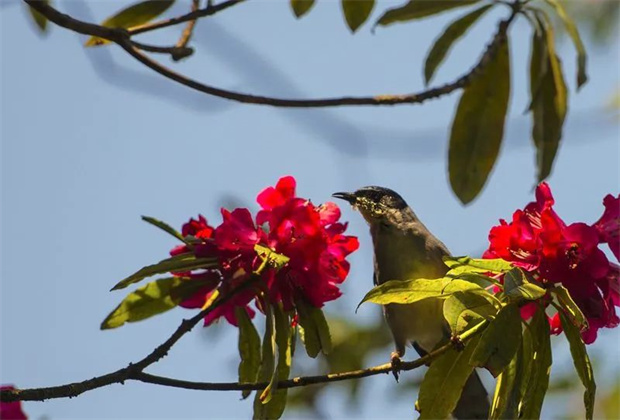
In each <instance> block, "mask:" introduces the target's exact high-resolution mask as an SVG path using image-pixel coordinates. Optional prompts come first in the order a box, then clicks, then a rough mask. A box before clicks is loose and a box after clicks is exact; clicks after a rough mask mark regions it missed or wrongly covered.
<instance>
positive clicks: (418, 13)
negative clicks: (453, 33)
mask: <svg viewBox="0 0 620 420" xmlns="http://www.w3.org/2000/svg"><path fill="white" fill-rule="evenodd" d="M478 1H480V0H459V1H454V0H409V2H408V3H407V4H405V5H404V6H400V7H395V8H393V9H389V10H388V11H386V12H385V13H384V14H383V15H382V16H381V17H380V18H379V20H378V21H377V25H382V26H386V25H390V24H392V23H395V22H406V21H409V20H414V19H420V18H423V17H426V16H432V15H436V14H438V13H442V12H445V11H447V10H450V9H454V8H456V7H463V6H469V5H471V4H474V3H476V2H478Z"/></svg>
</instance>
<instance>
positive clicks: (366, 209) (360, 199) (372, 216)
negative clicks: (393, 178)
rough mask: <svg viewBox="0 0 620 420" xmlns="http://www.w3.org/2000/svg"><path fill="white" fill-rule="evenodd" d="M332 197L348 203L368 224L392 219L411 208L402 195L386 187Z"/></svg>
mask: <svg viewBox="0 0 620 420" xmlns="http://www.w3.org/2000/svg"><path fill="white" fill-rule="evenodd" d="M332 197H335V198H340V199H342V200H345V201H348V202H349V203H350V204H351V206H353V208H354V209H356V210H358V211H359V212H360V213H361V214H362V216H364V219H366V221H367V222H368V223H374V222H378V221H382V220H385V219H391V218H392V217H391V216H393V215H394V214H397V213H402V212H403V211H405V210H406V209H407V208H408V207H409V206H408V205H407V203H406V202H405V200H403V198H402V197H401V196H400V194H398V193H397V192H396V191H393V190H391V189H389V188H384V187H375V186H371V187H363V188H360V189H359V190H357V191H355V192H352V193H347V192H337V193H334V194H332Z"/></svg>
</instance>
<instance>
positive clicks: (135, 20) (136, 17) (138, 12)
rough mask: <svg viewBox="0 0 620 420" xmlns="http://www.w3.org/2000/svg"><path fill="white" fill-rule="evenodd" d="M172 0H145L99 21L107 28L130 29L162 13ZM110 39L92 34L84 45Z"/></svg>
mask: <svg viewBox="0 0 620 420" xmlns="http://www.w3.org/2000/svg"><path fill="white" fill-rule="evenodd" d="M173 3H174V0H146V1H141V2H139V3H136V4H133V5H131V6H129V7H127V8H125V9H123V10H121V11H120V12H118V13H116V14H114V15H113V16H110V17H109V18H107V19H106V20H104V21H103V22H102V23H101V26H105V27H107V28H125V29H131V28H135V27H137V26H141V25H144V24H145V23H148V22H150V21H151V20H153V19H155V18H156V17H157V16H159V15H161V14H162V13H164V12H165V11H166V10H168V9H169V8H170V6H172V4H173ZM109 42H110V41H108V40H105V39H102V38H98V37H96V36H92V37H90V38H89V39H88V41H86V44H85V46H86V47H93V46H96V45H103V44H108V43H109Z"/></svg>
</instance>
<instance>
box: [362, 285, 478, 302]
mask: <svg viewBox="0 0 620 420" xmlns="http://www.w3.org/2000/svg"><path fill="white" fill-rule="evenodd" d="M468 290H482V288H481V287H480V286H478V285H477V284H474V283H470V282H468V281H463V280H453V279H451V278H440V279H413V280H390V281H387V282H385V283H383V284H381V285H379V286H376V287H374V288H373V289H371V290H370V291H369V292H368V293H366V296H364V299H362V301H361V302H360V303H359V305H357V307H358V308H359V307H360V305H361V304H362V303H364V302H372V303H377V304H380V305H386V304H388V303H400V304H403V303H414V302H418V301H420V300H423V299H429V298H447V297H449V296H450V295H452V294H453V293H454V292H465V291H468Z"/></svg>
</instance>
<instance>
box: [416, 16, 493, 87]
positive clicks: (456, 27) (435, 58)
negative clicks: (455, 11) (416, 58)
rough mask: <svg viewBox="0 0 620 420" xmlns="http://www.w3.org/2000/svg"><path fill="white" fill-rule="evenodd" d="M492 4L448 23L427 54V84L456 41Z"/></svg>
mask: <svg viewBox="0 0 620 420" xmlns="http://www.w3.org/2000/svg"><path fill="white" fill-rule="evenodd" d="M492 6H493V5H491V4H488V5H486V6H482V7H480V8H479V9H476V10H474V11H473V12H471V13H468V14H466V15H465V16H462V17H460V18H459V19H457V20H455V21H454V22H452V23H451V24H450V25H448V27H447V28H446V29H445V30H444V32H443V33H442V34H441V36H439V38H437V40H436V41H435V43H434V44H433V47H432V48H431V50H430V51H429V53H428V55H427V56H426V61H425V63H424V83H426V84H427V85H428V84H429V82H430V81H431V79H432V78H433V75H434V74H435V71H436V70H437V68H439V65H440V64H441V63H442V62H443V60H444V59H445V58H446V56H447V55H448V52H449V51H450V49H451V48H452V46H453V45H454V43H455V42H456V41H458V40H459V39H460V38H461V37H462V36H463V35H465V33H466V32H467V30H468V29H469V28H470V27H471V26H472V25H473V24H474V23H476V21H477V20H478V19H479V18H480V17H481V16H482V15H483V14H484V13H485V12H486V11H487V10H489V9H490V8H491V7H492Z"/></svg>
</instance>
